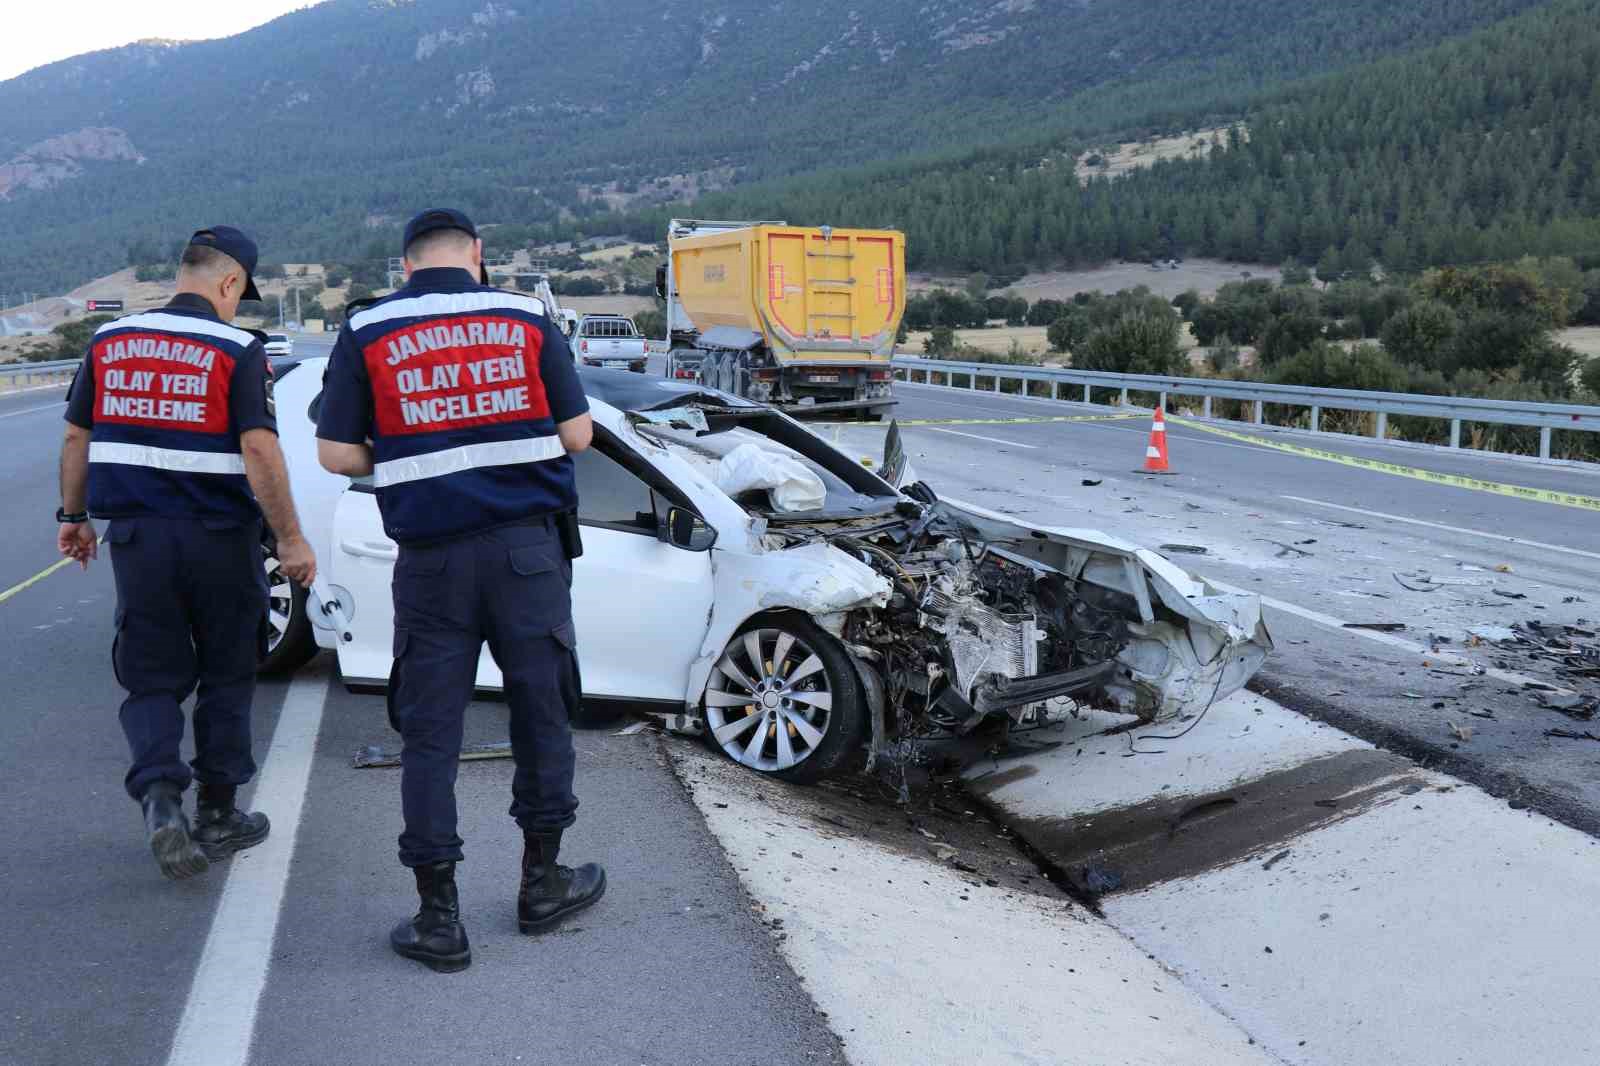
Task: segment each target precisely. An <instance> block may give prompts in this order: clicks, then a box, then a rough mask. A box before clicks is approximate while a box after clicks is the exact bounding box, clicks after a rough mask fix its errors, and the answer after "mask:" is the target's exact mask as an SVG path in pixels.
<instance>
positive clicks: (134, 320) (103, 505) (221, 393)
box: [67, 307, 276, 520]
mask: <svg viewBox="0 0 1600 1066" xmlns="http://www.w3.org/2000/svg"><path fill="white" fill-rule="evenodd" d="M271 373H272V372H271V369H270V367H269V366H268V364H267V362H266V355H265V351H264V349H263V347H262V345H261V342H260V339H259V338H258V337H257V336H256V335H255V334H253V333H250V332H249V331H247V330H243V329H238V328H236V327H234V326H230V325H227V324H225V323H223V322H219V321H217V320H215V319H213V318H210V317H202V316H201V315H199V314H188V313H182V312H181V311H179V310H175V309H174V308H171V307H169V308H164V309H162V310H158V311H148V312H144V313H141V314H134V315H129V316H127V317H125V318H119V319H117V320H116V321H114V322H107V323H106V324H105V325H103V326H101V327H100V328H99V329H98V330H96V331H95V335H94V339H93V341H92V342H91V344H90V347H89V352H88V354H87V355H86V356H85V363H84V367H83V369H82V370H81V371H80V372H79V375H78V379H77V380H76V381H75V382H74V385H73V389H72V393H71V395H70V397H69V400H68V410H67V418H68V420H69V421H73V422H76V423H77V424H79V425H86V427H87V428H90V430H91V435H90V443H89V510H90V512H91V513H92V514H94V515H97V516H100V517H125V516H132V515H158V516H165V517H174V518H185V517H187V518H219V519H237V520H255V519H257V518H259V517H260V515H261V512H260V509H259V508H258V507H257V505H256V502H255V497H254V496H253V495H252V494H251V491H250V485H249V482H248V481H246V479H245V468H244V456H243V455H242V454H241V451H240V445H239V434H240V432H242V431H243V430H246V429H252V428H256V427H269V428H276V427H275V423H274V420H273V418H272V413H271V410H270V396H271V386H270V378H271ZM242 397H246V398H248V400H249V403H248V404H247V407H248V408H249V409H250V411H251V415H250V416H248V417H247V418H246V424H243V425H241V424H240V422H239V420H238V419H236V418H235V410H236V408H237V407H238V406H239V404H240V401H241V398H242Z"/></svg>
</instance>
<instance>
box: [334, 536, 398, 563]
mask: <svg viewBox="0 0 1600 1066" xmlns="http://www.w3.org/2000/svg"><path fill="white" fill-rule="evenodd" d="M339 547H340V548H341V549H343V550H344V553H345V554H346V555H355V556H359V557H360V558H362V559H377V560H379V561H380V562H385V563H392V562H394V561H395V560H396V559H398V558H400V549H399V547H398V546H397V545H395V544H394V543H393V542H391V541H386V540H362V541H354V540H341V541H340V542H339Z"/></svg>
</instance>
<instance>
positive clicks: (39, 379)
mask: <svg viewBox="0 0 1600 1066" xmlns="http://www.w3.org/2000/svg"><path fill="white" fill-rule="evenodd" d="M82 363H83V360H82V359H57V360H54V361H53V362H48V363H0V385H5V386H7V387H9V388H27V387H28V386H29V385H49V384H56V383H61V384H65V383H66V382H68V381H71V380H72V375H73V374H74V373H75V372H76V371H77V369H78V367H79V366H81V365H82Z"/></svg>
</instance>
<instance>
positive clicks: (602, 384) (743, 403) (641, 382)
mask: <svg viewBox="0 0 1600 1066" xmlns="http://www.w3.org/2000/svg"><path fill="white" fill-rule="evenodd" d="M327 358H328V357H327V356H312V357H311V359H310V360H306V359H300V358H296V357H293V356H283V357H278V356H274V357H273V358H271V359H270V360H269V362H270V363H271V364H272V373H273V376H274V377H276V378H278V379H280V380H281V379H282V378H283V376H284V375H285V374H287V373H288V372H289V371H291V370H293V369H295V368H296V367H298V366H300V365H301V364H302V363H305V362H308V361H313V362H314V361H315V360H317V359H322V360H324V361H326V360H327ZM578 381H579V383H580V384H582V385H583V394H584V395H585V396H589V397H592V398H593V399H596V400H599V401H600V402H601V403H604V404H606V405H608V406H610V407H614V408H616V409H617V410H619V411H659V410H663V409H665V408H669V407H681V406H683V405H684V404H687V403H692V402H694V401H695V400H697V399H699V400H703V401H709V402H711V403H714V404H716V405H717V406H719V407H742V408H748V409H752V410H754V409H758V408H761V407H763V406H765V405H763V404H759V403H753V402H751V401H750V400H746V399H744V398H743V397H740V396H734V395H732V394H731V393H726V392H719V391H717V390H716V389H708V388H706V387H704V386H702V385H696V384H693V383H691V382H686V381H669V380H668V379H666V378H652V377H646V376H645V375H644V374H635V373H633V372H632V371H631V370H606V369H604V368H602V367H588V366H580V367H579V368H578Z"/></svg>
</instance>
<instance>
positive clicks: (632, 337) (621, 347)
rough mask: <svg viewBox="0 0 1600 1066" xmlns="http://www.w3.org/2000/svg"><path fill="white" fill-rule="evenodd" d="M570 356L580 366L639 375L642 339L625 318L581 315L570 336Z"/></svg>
mask: <svg viewBox="0 0 1600 1066" xmlns="http://www.w3.org/2000/svg"><path fill="white" fill-rule="evenodd" d="M572 347H573V353H572V354H573V356H574V357H575V358H576V359H577V360H578V362H579V363H581V364H582V365H584V366H599V367H606V368H608V369H610V370H632V371H633V372H634V373H637V374H643V373H644V367H645V360H646V358H647V354H648V353H647V352H646V351H645V346H644V335H643V334H641V333H640V332H639V327H638V326H636V325H634V324H633V319H631V318H629V317H628V316H627V315H584V316H583V317H582V318H580V319H579V320H578V328H577V330H576V332H574V333H573V335H572Z"/></svg>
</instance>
